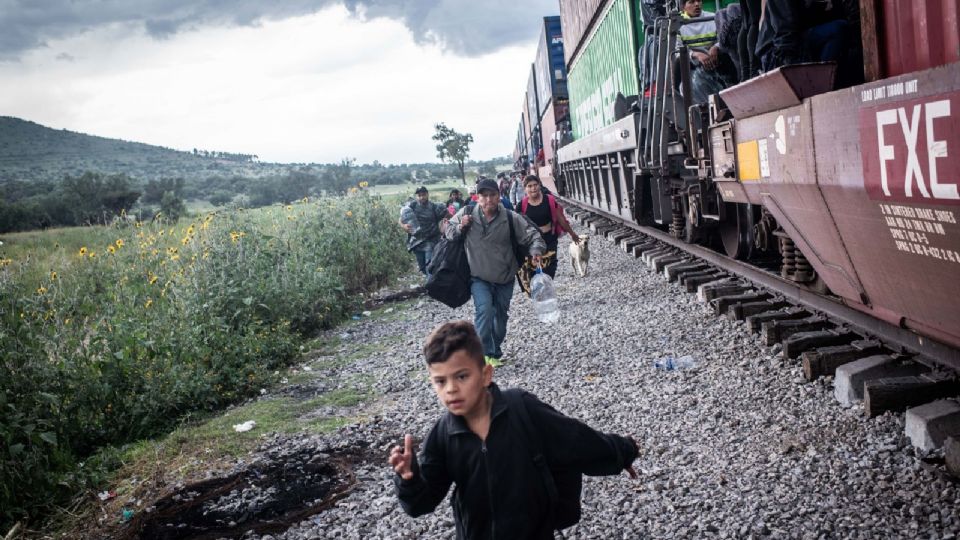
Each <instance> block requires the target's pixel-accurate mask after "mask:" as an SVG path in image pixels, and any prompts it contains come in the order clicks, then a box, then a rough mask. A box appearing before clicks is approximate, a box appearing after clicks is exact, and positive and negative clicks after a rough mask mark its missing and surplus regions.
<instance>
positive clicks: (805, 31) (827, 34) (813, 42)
mask: <svg viewBox="0 0 960 540" xmlns="http://www.w3.org/2000/svg"><path fill="white" fill-rule="evenodd" d="M762 21H763V22H762V23H761V25H760V34H759V36H758V39H757V55H758V56H759V57H760V63H761V65H762V67H763V70H764V71H772V70H774V69H776V68H778V67H781V66H788V65H791V64H799V63H801V62H836V63H837V84H836V87H837V88H844V87H847V86H852V85H854V84H859V83H861V82H863V74H862V71H863V69H862V66H863V47H862V44H861V43H860V4H859V2H858V1H857V0H767V2H766V4H765V5H764V8H763V17H762Z"/></svg>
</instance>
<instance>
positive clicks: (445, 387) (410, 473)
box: [389, 321, 639, 539]
mask: <svg viewBox="0 0 960 540" xmlns="http://www.w3.org/2000/svg"><path fill="white" fill-rule="evenodd" d="M423 352H424V356H425V357H426V361H427V369H428V371H429V372H430V382H431V384H433V387H434V390H436V392H437V397H438V398H439V399H440V402H441V403H443V405H444V406H445V407H446V408H447V411H448V412H447V414H445V415H443V417H441V418H440V420H439V421H437V423H436V424H435V425H434V427H433V429H432V430H430V434H429V435H427V439H426V442H425V443H424V447H423V451H422V453H421V454H420V458H419V460H418V459H417V456H415V455H414V450H413V437H412V436H411V435H405V436H404V444H403V446H396V447H394V448H393V449H392V450H391V451H390V459H389V462H390V465H391V466H392V467H393V469H394V471H395V472H396V473H397V474H396V476H395V478H394V483H395V484H396V488H397V495H398V496H399V498H400V505H401V506H402V507H403V510H404V511H405V512H406V513H407V514H409V515H411V516H413V517H416V516H420V515H423V514H427V513H430V512H432V511H433V510H434V509H435V508H436V507H437V505H438V504H440V501H442V500H443V498H444V497H445V496H446V494H447V491H448V490H449V489H450V484H451V483H455V484H456V489H455V490H454V493H453V498H452V501H451V504H452V505H453V514H454V518H455V521H456V528H457V538H465V539H476V538H491V539H494V538H503V539H517V538H538V539H539V538H553V530H554V529H555V528H557V527H558V526H559V527H563V526H566V525H570V524H572V522H576V520H577V517H576V516H579V478H580V476H579V475H580V474H589V475H610V474H617V473H618V472H620V471H622V470H626V471H627V473H629V475H630V477H631V478H636V472H635V471H634V469H633V467H632V465H631V464H632V463H633V460H634V459H636V457H637V454H638V450H639V449H638V446H637V444H636V443H635V442H634V441H633V439H630V438H626V437H621V436H618V435H608V434H603V433H599V432H597V431H595V430H593V429H591V428H590V427H589V426H587V425H586V424H584V423H582V422H580V421H578V420H574V419H572V418H568V417H566V416H564V415H563V414H560V413H559V412H557V411H556V410H555V409H553V408H552V407H550V406H549V405H547V404H545V403H543V402H541V401H540V400H539V399H537V398H536V397H535V396H534V395H532V394H530V393H527V392H522V391H519V390H506V391H503V392H501V391H500V389H499V388H497V386H496V385H495V384H493V382H492V379H493V366H490V365H487V364H486V363H485V362H484V358H483V346H482V345H481V343H480V338H479V337H477V333H476V331H475V330H474V328H473V325H472V324H470V323H469V322H467V321H455V322H448V323H444V324H442V325H440V326H438V327H437V328H436V329H435V330H434V331H433V332H432V333H431V334H430V336H429V337H428V338H427V341H426V344H425V345H424V348H423ZM518 406H522V408H523V409H524V410H525V411H526V416H527V417H526V421H524V420H523V417H522V415H523V414H524V413H523V412H521V411H519V410H517V407H518ZM531 432H532V433H531ZM534 438H537V439H539V440H534ZM535 449H539V451H541V452H543V454H544V457H545V459H546V463H547V464H548V465H549V468H550V470H551V471H553V474H554V478H558V479H559V478H562V477H563V473H562V472H560V471H566V475H567V478H569V475H570V473H573V474H574V475H575V478H576V480H577V488H576V495H577V500H576V501H575V504H576V508H574V509H573V511H574V512H573V513H575V514H576V516H575V517H574V519H573V520H572V522H571V520H570V519H568V518H569V517H570V516H569V515H557V514H559V513H563V512H557V509H556V507H555V505H552V504H551V503H550V500H551V498H550V497H549V496H548V490H551V489H555V488H556V487H560V484H559V483H558V484H556V485H555V486H548V485H547V480H545V478H544V474H543V471H542V470H541V469H538V466H537V465H536V464H535V462H534V456H535V455H536V454H537V450H535ZM561 491H563V489H561ZM568 491H569V490H568ZM562 495H563V493H561V496H562ZM568 502H569V501H568ZM570 513H571V512H570V511H567V512H566V514H570Z"/></svg>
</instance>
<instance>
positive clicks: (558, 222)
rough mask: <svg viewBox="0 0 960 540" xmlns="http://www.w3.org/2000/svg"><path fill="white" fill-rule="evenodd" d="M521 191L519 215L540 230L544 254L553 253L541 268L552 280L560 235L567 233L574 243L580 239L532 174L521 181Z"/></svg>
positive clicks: (538, 179)
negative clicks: (551, 257)
mask: <svg viewBox="0 0 960 540" xmlns="http://www.w3.org/2000/svg"><path fill="white" fill-rule="evenodd" d="M523 189H524V191H526V193H527V195H526V196H525V197H523V199H521V200H520V205H519V209H520V213H521V214H523V215H525V216H527V217H528V218H530V220H531V221H533V223H534V224H535V225H536V226H537V227H539V228H540V234H541V235H543V241H544V243H546V245H547V248H546V252H545V253H550V252H553V259H552V260H551V261H550V263H549V264H547V265H546V266H545V267H544V268H543V271H544V272H546V273H547V275H549V276H550V277H551V278H552V277H554V276H556V275H557V260H558V259H559V257H558V256H557V244H558V243H559V241H560V235H562V234H563V233H565V232H566V233H568V234H569V235H570V239H571V240H572V241H573V242H574V243H577V242H579V241H580V237H579V236H577V233H576V232H574V231H573V227H571V226H570V222H568V221H567V218H566V216H564V215H563V207H561V206H560V205H559V204H558V203H557V200H556V198H554V196H553V195H550V194H544V193H543V183H541V182H540V178H538V177H537V176H535V175H532V174H531V175H529V176H527V177H526V178H525V179H524V180H523Z"/></svg>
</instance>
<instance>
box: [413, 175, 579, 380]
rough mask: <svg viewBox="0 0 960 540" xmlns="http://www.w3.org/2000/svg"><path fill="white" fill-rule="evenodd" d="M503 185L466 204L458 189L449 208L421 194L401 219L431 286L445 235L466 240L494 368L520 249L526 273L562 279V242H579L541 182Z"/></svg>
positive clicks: (488, 182) (483, 189)
mask: <svg viewBox="0 0 960 540" xmlns="http://www.w3.org/2000/svg"><path fill="white" fill-rule="evenodd" d="M499 180H500V181H499V182H497V181H495V180H492V179H488V178H485V177H482V176H481V177H479V180H478V182H477V184H476V186H474V187H473V188H471V194H470V197H469V198H468V199H463V198H462V195H461V192H460V190H458V189H454V190H451V192H450V197H449V198H448V199H447V202H446V204H441V203H437V202H432V201H430V197H429V191H428V190H427V188H426V187H420V188H417V190H416V193H415V195H416V200H414V201H412V202H410V203H409V204H408V205H406V206H404V208H403V211H402V212H401V217H400V225H401V226H402V227H403V228H404V230H406V231H407V233H408V243H407V246H408V249H409V250H410V251H412V252H413V253H414V254H415V256H416V258H417V265H418V266H419V268H420V272H421V273H423V274H424V275H426V276H427V278H429V275H428V265H429V263H430V260H431V258H432V256H433V250H434V248H435V247H436V245H437V242H439V241H440V237H441V234H445V235H446V237H447V238H448V239H450V240H457V239H459V238H461V237H462V239H463V242H464V247H465V250H466V254H467V260H468V262H469V264H470V277H471V283H470V293H471V296H472V298H473V301H474V309H475V316H474V324H475V325H476V329H477V332H478V333H479V335H480V339H481V342H482V343H483V350H484V355H485V356H486V361H487V362H488V363H490V364H493V365H499V364H500V363H501V362H502V360H501V359H502V358H503V349H502V344H503V341H504V338H505V337H506V331H507V319H508V312H509V309H510V302H511V300H512V298H513V283H514V278H515V276H516V275H517V272H518V270H520V269H521V266H522V265H523V262H522V261H518V260H517V257H516V251H517V250H516V249H515V246H517V247H519V248H520V250H521V251H523V252H524V253H525V254H528V259H527V261H526V265H527V268H542V270H543V271H544V272H545V273H546V274H548V275H549V276H550V277H551V278H552V277H555V276H556V272H557V247H558V244H559V240H560V236H561V235H563V234H564V233H567V234H570V237H571V239H572V240H573V241H574V242H577V241H579V236H578V235H577V233H576V232H575V231H574V230H573V228H572V227H571V226H570V223H569V222H568V221H567V219H566V216H564V213H563V208H562V207H561V206H560V204H559V203H558V202H557V200H556V198H555V197H554V196H553V194H551V193H548V192H547V191H546V189H545V188H544V187H543V184H542V182H541V181H540V178H538V177H537V176H535V175H528V176H520V175H516V177H515V178H513V179H511V178H509V177H508V176H507V175H506V174H502V173H501V176H500V178H499ZM518 187H519V188H520V189H522V193H523V194H522V195H521V194H520V193H521V191H519V190H518ZM511 199H512V200H511Z"/></svg>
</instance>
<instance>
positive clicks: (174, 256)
mask: <svg viewBox="0 0 960 540" xmlns="http://www.w3.org/2000/svg"><path fill="white" fill-rule="evenodd" d="M178 259H180V256H179V255H177V254H176V253H174V254H173V255H171V256H170V260H171V261H176V260H178Z"/></svg>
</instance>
